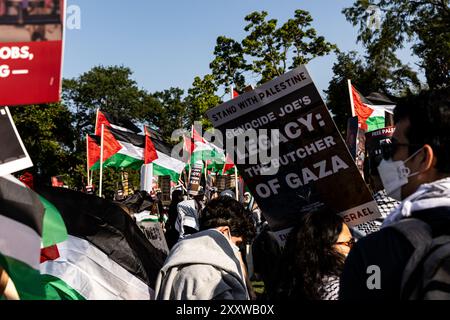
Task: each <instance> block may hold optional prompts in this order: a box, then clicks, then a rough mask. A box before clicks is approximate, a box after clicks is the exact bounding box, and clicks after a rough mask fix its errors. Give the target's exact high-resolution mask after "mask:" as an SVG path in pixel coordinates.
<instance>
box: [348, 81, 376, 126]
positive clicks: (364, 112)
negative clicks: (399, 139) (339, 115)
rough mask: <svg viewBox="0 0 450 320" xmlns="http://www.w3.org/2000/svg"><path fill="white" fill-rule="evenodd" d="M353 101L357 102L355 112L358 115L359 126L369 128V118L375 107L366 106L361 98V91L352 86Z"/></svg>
mask: <svg viewBox="0 0 450 320" xmlns="http://www.w3.org/2000/svg"><path fill="white" fill-rule="evenodd" d="M352 95H353V103H354V104H355V113H356V115H357V116H358V123H359V127H360V128H361V129H363V130H365V131H367V129H368V125H367V119H369V117H370V116H371V115H372V113H373V111H374V110H373V109H371V108H369V107H368V106H366V105H365V104H364V103H363V102H362V99H361V96H360V94H359V92H358V91H357V90H356V89H355V87H353V86H352Z"/></svg>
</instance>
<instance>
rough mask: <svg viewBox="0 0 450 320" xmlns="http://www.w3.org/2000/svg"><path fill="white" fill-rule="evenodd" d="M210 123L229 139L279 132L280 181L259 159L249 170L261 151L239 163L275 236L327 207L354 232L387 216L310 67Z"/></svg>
mask: <svg viewBox="0 0 450 320" xmlns="http://www.w3.org/2000/svg"><path fill="white" fill-rule="evenodd" d="M207 116H208V118H209V119H210V120H211V121H212V123H213V125H214V127H215V128H217V129H219V130H220V131H221V132H222V134H224V136H226V137H228V138H231V137H237V138H238V137H239V136H240V135H243V136H244V135H245V132H246V131H247V130H248V129H255V130H260V129H269V131H270V129H277V130H279V134H280V135H279V137H280V141H279V145H276V144H275V142H270V145H269V146H267V145H265V147H266V148H267V149H269V152H268V154H271V150H273V149H274V148H273V147H274V146H277V147H279V157H276V158H273V159H272V160H271V161H270V166H271V167H275V168H278V172H277V173H276V174H272V175H267V170H266V169H265V168H266V167H267V165H265V164H263V163H261V162H260V161H259V160H258V161H259V162H258V163H257V164H256V165H255V164H249V161H247V159H248V158H249V157H250V156H252V155H254V154H255V151H254V150H255V148H254V146H253V147H252V146H249V145H247V146H246V147H247V148H246V152H245V153H244V156H243V158H244V160H245V164H242V163H239V161H238V162H237V163H236V162H235V163H236V164H237V167H238V170H239V173H240V174H241V175H242V177H243V178H244V180H245V183H246V185H247V186H248V187H249V189H250V191H251V193H252V194H253V195H254V196H255V199H256V202H257V203H258V205H259V206H260V208H261V209H262V211H263V213H264V215H265V217H266V219H267V221H268V222H269V224H270V225H271V228H272V230H274V231H279V230H282V229H286V228H289V227H290V226H292V225H293V224H295V223H296V222H297V220H298V217H299V215H301V214H302V213H304V212H309V211H311V210H313V209H315V208H317V207H319V206H321V205H323V204H325V205H327V206H328V207H330V208H333V209H334V210H335V211H337V212H339V213H340V214H341V215H342V216H343V218H344V220H345V222H346V223H347V224H348V225H350V226H354V225H358V224H361V223H363V222H366V221H370V220H373V219H376V218H378V217H379V216H380V213H379V211H378V207H377V205H376V202H375V201H374V200H373V197H372V195H371V194H370V191H369V189H368V188H367V186H366V184H365V183H364V180H363V179H362V177H361V175H360V174H359V172H358V169H357V167H356V165H355V163H354V161H353V159H352V157H351V155H350V153H349V151H348V149H347V146H346V144H345V142H344V140H343V139H342V136H341V135H340V133H339V131H338V129H337V127H336V125H335V123H334V121H333V119H332V118H331V115H330V113H329V111H328V109H327V107H326V106H325V103H324V102H323V100H322V97H321V96H320V94H319V91H318V90H317V88H316V86H315V85H314V83H313V81H312V79H311V77H310V75H309V73H308V71H307V70H306V68H305V67H304V66H302V67H299V68H297V69H294V70H292V71H291V72H289V73H286V74H284V75H283V76H280V77H278V78H276V79H274V80H272V81H270V82H268V83H266V84H264V85H263V86H261V87H259V88H257V89H255V90H254V91H251V92H247V93H245V94H243V95H241V96H239V97H238V98H236V99H234V100H231V101H228V102H226V103H224V104H222V105H220V106H218V107H216V108H214V109H211V110H209V111H208V112H207ZM269 135H270V134H269ZM241 138H242V137H241ZM266 140H267V139H266ZM227 142H228V141H227ZM236 149H237V148H236V145H235V146H234V151H235V155H234V156H235V159H236V154H237V152H236V151H237V150H236ZM239 153H241V152H239ZM241 156H242V153H241Z"/></svg>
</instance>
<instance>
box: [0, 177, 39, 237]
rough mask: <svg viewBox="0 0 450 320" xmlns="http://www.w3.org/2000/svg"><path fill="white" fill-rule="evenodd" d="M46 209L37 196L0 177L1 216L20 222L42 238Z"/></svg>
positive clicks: (23, 187) (31, 191)
mask: <svg viewBox="0 0 450 320" xmlns="http://www.w3.org/2000/svg"><path fill="white" fill-rule="evenodd" d="M44 212H45V209H44V207H43V205H42V203H41V201H40V200H39V197H38V196H37V194H36V193H35V192H34V191H33V190H31V189H29V188H27V187H25V186H22V185H20V184H18V183H15V182H12V181H10V180H8V179H6V178H4V177H0V214H1V215H3V216H5V217H8V218H10V219H12V220H15V221H17V222H20V223H22V224H24V225H26V226H28V227H30V228H31V229H33V230H34V231H36V232H37V233H38V234H39V235H40V236H42V221H43V217H44Z"/></svg>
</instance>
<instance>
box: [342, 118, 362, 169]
mask: <svg viewBox="0 0 450 320" xmlns="http://www.w3.org/2000/svg"><path fill="white" fill-rule="evenodd" d="M365 134H366V131H365V130H363V129H361V128H359V124H358V117H352V118H350V119H348V122H347V138H346V140H345V143H346V144H347V147H348V149H349V151H350V154H351V156H352V158H353V160H355V163H356V166H357V167H358V170H359V173H360V174H361V176H362V177H364V161H365V158H366V136H365Z"/></svg>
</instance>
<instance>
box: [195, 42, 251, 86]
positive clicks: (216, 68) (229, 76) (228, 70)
mask: <svg viewBox="0 0 450 320" xmlns="http://www.w3.org/2000/svg"><path fill="white" fill-rule="evenodd" d="M214 56H215V58H214V60H213V61H212V62H211V64H210V66H209V67H210V69H211V70H212V74H213V76H214V80H215V81H216V83H217V85H218V86H221V85H223V86H225V89H226V90H225V92H226V93H230V91H229V90H230V87H231V86H233V87H234V88H235V89H236V90H238V91H240V90H242V89H244V87H245V76H244V72H245V71H247V70H249V68H250V66H249V65H248V64H247V61H246V60H245V58H244V50H243V48H242V45H241V44H240V43H239V42H237V41H235V40H233V39H230V38H227V37H224V36H220V37H218V38H217V43H216V47H215V49H214ZM195 81H197V80H195ZM198 81H201V80H200V79H199V80H198ZM194 86H195V82H194Z"/></svg>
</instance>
